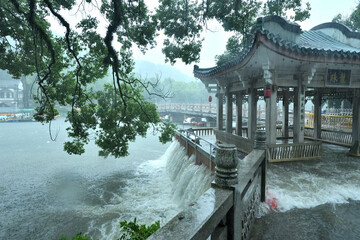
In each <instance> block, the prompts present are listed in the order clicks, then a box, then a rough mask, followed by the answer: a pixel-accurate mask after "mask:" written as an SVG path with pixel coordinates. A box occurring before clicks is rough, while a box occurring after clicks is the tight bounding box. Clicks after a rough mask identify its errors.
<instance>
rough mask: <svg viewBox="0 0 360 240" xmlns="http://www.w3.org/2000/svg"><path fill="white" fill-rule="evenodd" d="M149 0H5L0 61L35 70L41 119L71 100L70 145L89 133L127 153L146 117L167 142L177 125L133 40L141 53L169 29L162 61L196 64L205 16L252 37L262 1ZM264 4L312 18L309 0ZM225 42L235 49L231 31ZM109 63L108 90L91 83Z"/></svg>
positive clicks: (0, 14)
mask: <svg viewBox="0 0 360 240" xmlns="http://www.w3.org/2000/svg"><path fill="white" fill-rule="evenodd" d="M275 2H276V3H277V5H274V4H275ZM150 3H151V4H153V1H144V0H79V1H75V0H67V1H61V0H26V1H25V0H2V1H0V22H1V24H0V54H1V56H2V57H1V58H0V69H4V70H8V72H9V73H10V74H11V75H13V76H14V77H15V78H19V77H20V76H22V75H25V76H26V75H32V74H36V76H37V77H36V81H35V85H36V86H37V94H36V96H35V100H36V102H37V103H38V107H37V115H36V116H35V117H36V119H37V120H39V121H41V122H49V121H51V120H52V119H53V118H54V116H55V115H57V110H56V109H55V104H59V105H61V106H71V111H69V113H68V115H67V121H69V123H70V127H69V128H68V129H67V130H68V135H69V137H70V140H69V141H68V142H66V143H65V150H66V151H67V152H68V153H70V154H81V153H83V152H84V145H85V144H87V143H88V142H89V138H90V135H91V133H92V132H95V136H96V137H95V141H96V144H97V145H98V146H99V147H100V148H101V149H102V150H101V151H100V154H101V155H104V156H107V155H114V156H116V157H120V156H125V155H127V154H128V151H127V148H128V141H134V140H135V137H136V136H137V135H141V136H144V135H145V134H146V132H147V130H148V128H149V127H150V126H153V127H154V128H155V129H159V128H160V131H161V132H162V135H161V137H160V140H161V141H167V140H169V139H171V136H170V135H171V134H173V132H174V131H173V128H174V126H173V125H171V124H165V125H162V124H161V123H160V122H159V117H158V115H157V113H156V108H155V106H154V105H153V104H152V103H149V102H147V101H146V99H145V98H144V97H142V93H143V92H144V91H145V92H147V93H148V94H151V95H156V96H163V95H162V94H161V93H159V92H156V91H155V92H151V89H153V88H152V87H151V88H150V87H149V86H150V85H152V83H148V82H145V81H144V80H141V79H139V78H137V77H135V76H134V75H133V74H132V70H133V69H134V61H133V56H132V48H133V46H137V47H138V48H139V49H140V50H142V51H143V52H145V51H146V50H147V49H149V48H152V47H154V46H155V45H156V39H155V38H156V36H157V35H158V34H159V33H163V34H164V36H165V39H164V41H163V46H164V47H163V53H164V54H165V57H166V61H169V62H170V63H175V62H176V61H178V60H179V59H180V60H181V61H183V62H184V63H186V64H190V63H192V62H196V61H198V60H199V54H200V50H201V44H202V40H203V39H202V37H201V32H202V31H203V30H204V29H205V28H206V27H207V22H208V21H209V20H211V19H215V20H217V21H219V22H220V23H221V24H222V26H223V27H224V29H225V30H226V31H234V32H236V33H238V34H240V35H241V36H246V34H248V33H249V29H250V26H251V24H252V23H253V21H254V19H255V18H256V17H257V16H258V13H259V12H260V11H259V9H260V8H259V7H260V6H261V2H260V1H259V0H236V1H233V0H199V1H196V0H159V1H158V4H157V6H156V7H155V10H154V11H150V10H149V5H148V4H150ZM263 9H264V13H265V14H273V13H276V14H281V15H283V14H284V13H285V12H286V11H287V10H289V9H292V10H294V11H295V15H294V20H301V19H304V18H306V17H308V10H309V6H308V5H307V8H306V9H305V10H301V1H300V0H278V1H275V0H268V1H266V2H265V4H264V5H263ZM74 12H75V14H74ZM72 15H73V16H76V21H75V20H74V17H71V16H72ZM51 19H56V20H57V22H58V23H59V24H60V26H61V27H62V29H63V31H64V33H63V34H60V35H55V34H54V33H53V32H52V31H51V24H50V20H51ZM104 26H105V27H104ZM104 29H105V30H106V32H103V33H102V31H103V30H104ZM236 36H239V35H236ZM243 39H246V38H243ZM228 45H229V46H232V47H231V48H238V46H237V45H236V42H235V40H234V41H232V40H230V42H229V43H228ZM233 46H234V47H233ZM109 72H110V74H111V76H112V79H113V82H112V84H111V85H108V86H106V87H105V91H103V92H97V91H95V90H93V89H92V88H91V86H93V85H94V83H95V82H96V81H98V80H99V79H102V78H103V77H104V76H106V75H107V74H108V73H109Z"/></svg>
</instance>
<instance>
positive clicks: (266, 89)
mask: <svg viewBox="0 0 360 240" xmlns="http://www.w3.org/2000/svg"><path fill="white" fill-rule="evenodd" d="M270 97H271V89H270V88H265V89H264V98H270Z"/></svg>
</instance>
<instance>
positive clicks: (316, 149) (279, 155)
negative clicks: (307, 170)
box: [267, 142, 321, 162]
mask: <svg viewBox="0 0 360 240" xmlns="http://www.w3.org/2000/svg"><path fill="white" fill-rule="evenodd" d="M267 158H268V161H269V162H285V161H296V160H310V159H320V158H321V142H311V143H298V144H296V143H291V144H271V145H268V148H267Z"/></svg>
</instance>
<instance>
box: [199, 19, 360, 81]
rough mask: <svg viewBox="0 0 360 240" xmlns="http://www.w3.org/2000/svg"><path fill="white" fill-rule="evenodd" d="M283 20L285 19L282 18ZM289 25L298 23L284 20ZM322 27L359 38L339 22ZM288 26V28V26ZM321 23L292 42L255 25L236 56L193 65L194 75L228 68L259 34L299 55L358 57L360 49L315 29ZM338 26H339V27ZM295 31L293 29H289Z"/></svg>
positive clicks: (206, 74)
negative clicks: (216, 62) (209, 65)
mask: <svg viewBox="0 0 360 240" xmlns="http://www.w3.org/2000/svg"><path fill="white" fill-rule="evenodd" d="M283 21H285V20H283ZM286 24H288V25H289V26H290V27H292V28H294V27H296V26H298V25H296V24H291V23H288V22H286ZM322 25H323V27H329V26H332V27H334V25H335V27H336V28H338V29H339V30H341V31H342V32H343V33H344V34H345V35H349V34H352V35H351V37H355V38H359V39H360V34H359V33H356V32H351V31H350V30H349V29H348V28H346V27H345V26H343V25H341V24H337V23H326V24H322ZM289 26H288V28H289ZM320 26H321V25H319V26H317V27H315V28H313V29H311V30H309V31H301V30H300V31H299V30H297V29H296V31H298V32H299V33H300V36H299V38H298V40H297V41H296V42H292V41H289V40H286V39H282V38H281V37H280V36H278V35H275V34H273V33H271V32H269V31H268V30H266V29H262V28H260V27H257V28H256V29H255V31H254V35H253V40H252V42H251V44H250V45H249V46H248V47H246V48H245V49H244V50H243V51H242V52H241V53H240V54H239V55H238V56H237V57H235V58H234V59H232V60H231V61H229V62H227V63H226V64H224V65H221V66H215V67H212V68H199V67H198V66H197V65H195V66H194V75H195V77H209V76H212V75H214V74H216V73H218V72H222V71H224V70H226V69H229V68H231V67H233V66H235V65H237V64H239V63H241V61H242V60H243V59H244V58H245V57H246V56H247V55H248V54H249V52H250V51H251V50H252V48H253V46H254V44H255V42H256V41H257V39H258V38H259V37H260V36H264V37H265V38H266V39H267V40H268V41H270V42H271V43H272V44H273V45H275V46H277V47H283V48H285V49H286V50H287V51H289V52H293V53H296V54H300V55H304V56H305V55H311V56H315V57H326V58H345V59H358V60H359V59H360V49H359V48H355V47H352V46H350V45H347V44H345V43H342V42H339V41H337V40H335V39H334V38H332V37H330V36H329V35H326V34H325V33H323V32H320V31H316V30H318V29H319V28H318V27H320ZM339 27H340V28H339ZM291 31H293V32H294V31H295V30H291Z"/></svg>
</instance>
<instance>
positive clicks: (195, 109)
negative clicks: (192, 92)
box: [156, 103, 217, 118]
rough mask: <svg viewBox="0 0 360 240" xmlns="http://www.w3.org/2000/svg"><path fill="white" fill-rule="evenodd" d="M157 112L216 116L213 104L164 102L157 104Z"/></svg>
mask: <svg viewBox="0 0 360 240" xmlns="http://www.w3.org/2000/svg"><path fill="white" fill-rule="evenodd" d="M156 107H157V111H158V112H159V113H183V114H186V115H189V116H194V115H196V116H202V117H212V118H216V108H217V107H216V105H215V104H189V103H166V104H165V103H164V104H157V105H156Z"/></svg>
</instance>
